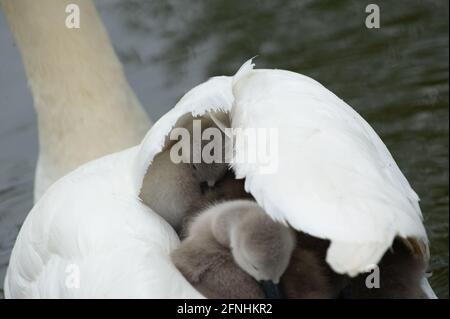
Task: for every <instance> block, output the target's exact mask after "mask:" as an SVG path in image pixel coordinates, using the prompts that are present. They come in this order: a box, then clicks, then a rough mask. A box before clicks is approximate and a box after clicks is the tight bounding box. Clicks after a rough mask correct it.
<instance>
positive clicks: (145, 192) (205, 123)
mask: <svg viewBox="0 0 450 319" xmlns="http://www.w3.org/2000/svg"><path fill="white" fill-rule="evenodd" d="M198 119H200V120H201V129H202V131H204V130H205V129H207V128H210V127H215V124H214V122H213V121H212V120H211V119H210V118H208V117H201V118H194V119H193V121H194V120H198ZM193 121H190V122H189V123H188V125H187V126H186V128H187V129H188V131H189V132H190V135H191V137H192V136H193V134H192V132H193ZM221 134H222V140H221V141H222V143H221V144H218V145H217V149H218V148H221V150H222V161H221V162H220V163H216V162H213V163H206V162H204V161H203V158H202V156H201V151H202V149H203V147H204V146H205V145H207V144H209V145H210V146H211V144H210V143H211V142H210V141H203V140H202V141H201V147H200V148H197V147H193V140H192V138H191V140H190V143H191V144H190V152H189V154H188V155H184V154H183V158H184V160H185V162H181V163H174V161H172V159H171V155H170V150H171V147H173V145H172V146H171V147H169V148H167V149H166V150H164V151H162V152H161V153H159V154H158V155H156V156H155V158H154V160H153V162H152V164H151V166H150V168H149V170H148V172H147V174H146V175H145V177H144V182H143V186H142V190H141V194H140V198H141V199H142V201H143V202H144V203H145V204H147V205H148V206H149V207H150V208H152V209H153V210H154V211H155V212H156V213H158V214H159V215H161V216H162V217H163V218H164V219H165V220H166V221H167V222H169V223H170V224H171V225H172V227H174V229H175V230H179V229H180V227H181V223H182V220H183V218H184V217H185V215H186V213H187V211H188V210H189V207H192V206H193V205H194V203H199V202H202V198H203V194H204V193H205V191H206V190H207V189H208V188H210V187H213V186H214V185H215V183H216V182H217V181H218V180H220V179H221V178H222V177H223V176H224V175H225V174H226V173H227V172H228V164H227V163H226V158H225V157H226V154H225V152H226V151H225V136H224V134H223V133H221ZM216 143H219V140H214V145H215V144H216ZM198 152H200V154H199V153H198ZM196 153H197V154H196ZM194 156H197V158H200V159H201V162H200V163H192V158H194ZM186 157H187V158H186Z"/></svg>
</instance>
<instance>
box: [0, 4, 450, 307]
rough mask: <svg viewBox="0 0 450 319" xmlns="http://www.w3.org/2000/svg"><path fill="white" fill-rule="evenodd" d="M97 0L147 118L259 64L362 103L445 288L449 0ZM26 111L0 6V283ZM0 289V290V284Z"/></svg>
mask: <svg viewBox="0 0 450 319" xmlns="http://www.w3.org/2000/svg"><path fill="white" fill-rule="evenodd" d="M371 2H373V1H370V2H369V1H367V3H366V2H365V1H331V0H328V1H326V0H319V1H300V0H292V1H286V0H284V1H230V0H213V1H189V2H188V1H181V0H180V1H162V0H161V1H143V0H129V1H117V0H113V1H110V0H101V1H100V0H99V1H96V4H97V7H98V9H99V11H100V14H101V16H102V18H103V20H104V22H105V24H106V27H107V29H108V31H109V33H110V35H111V38H112V42H113V44H114V46H115V48H116V50H117V52H118V53H119V56H120V58H121V60H122V62H123V63H124V66H125V71H126V74H127V76H128V78H129V80H130V82H131V85H132V87H133V88H134V89H135V91H136V92H137V94H138V96H139V98H140V100H141V102H142V103H143V104H144V106H145V107H146V109H147V110H148V112H149V113H150V114H151V116H152V117H153V119H154V120H156V119H158V118H159V117H160V116H161V115H162V114H164V113H165V112H166V111H167V110H169V109H170V108H171V107H172V106H173V105H174V103H175V102H176V101H177V99H178V98H179V97H180V96H181V95H182V94H183V93H184V92H185V91H186V90H188V89H190V88H191V87H193V86H194V85H196V84H198V83H199V82H201V81H203V80H205V79H206V78H207V77H209V76H212V75H218V74H232V73H234V72H235V71H236V69H237V68H238V67H239V66H240V65H241V64H242V63H243V62H244V61H245V60H246V59H248V58H250V57H252V56H255V55H258V58H257V59H256V64H257V67H268V68H282V69H289V70H293V71H296V72H301V73H304V74H306V75H308V76H311V77H313V78H315V79H317V80H318V81H320V82H321V83H323V84H324V85H325V86H327V87H328V88H329V89H331V90H332V91H333V92H335V93H336V94H337V95H338V96H340V97H341V98H343V99H344V100H345V101H347V102H348V103H349V104H350V105H352V106H353V107H354V108H355V109H356V110H357V111H358V112H359V113H361V114H362V115H363V116H364V117H365V118H366V119H367V120H368V121H369V123H370V124H371V125H372V126H373V127H374V128H375V130H376V131H377V132H378V133H379V134H380V136H381V137H382V139H383V140H384V142H385V143H386V144H387V146H388V147H389V149H390V150H391V152H392V153H393V155H394V157H395V159H396V160H397V162H398V164H399V166H400V168H401V169H402V170H403V172H404V173H405V175H406V176H407V178H408V179H409V181H410V182H411V184H412V186H413V187H414V189H415V190H416V191H417V193H418V194H419V195H420V197H421V199H422V201H421V206H422V210H423V214H424V218H425V225H426V227H427V230H428V233H429V236H430V241H431V254H432V259H431V270H432V272H433V277H432V278H431V284H432V286H433V288H434V289H435V290H436V292H437V294H438V295H439V296H440V297H446V298H448V234H449V229H448V194H449V187H448V185H449V184H448V178H449V176H448V164H449V163H448V150H449V139H448V137H449V135H448V134H449V124H448V120H449V102H448V101H449V92H448V76H449V69H448V58H449V42H448V1H446V0H442V1H431V0H430V1H376V2H375V3H377V4H378V5H379V6H380V9H381V28H380V29H367V28H366V27H365V26H364V20H365V17H366V13H365V12H364V9H365V6H366V5H367V4H368V3H371ZM36 134H37V133H36V120H35V114H34V111H33V107H32V101H31V96H30V93H29V92H28V90H27V87H26V79H25V75H24V72H23V68H22V66H21V62H20V59H19V56H18V52H17V51H16V48H15V46H14V42H13V40H12V37H11V35H10V33H9V30H8V28H7V26H6V23H5V19H4V17H3V16H2V15H1V14H0V283H1V284H2V282H3V277H4V273H5V269H6V265H7V262H8V259H9V254H10V251H11V248H12V246H13V243H14V240H15V238H16V236H17V232H18V230H19V227H20V225H21V223H22V222H23V220H24V218H25V216H26V214H27V212H28V211H29V209H30V208H31V205H32V188H33V187H32V186H33V184H32V183H33V174H34V167H35V161H36V156H37V137H36ZM0 294H1V292H0Z"/></svg>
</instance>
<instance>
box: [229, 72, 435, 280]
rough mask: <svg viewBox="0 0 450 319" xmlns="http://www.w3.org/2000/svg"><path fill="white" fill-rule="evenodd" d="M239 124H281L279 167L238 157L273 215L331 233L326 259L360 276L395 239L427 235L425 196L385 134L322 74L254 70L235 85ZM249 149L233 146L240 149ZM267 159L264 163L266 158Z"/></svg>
mask: <svg viewBox="0 0 450 319" xmlns="http://www.w3.org/2000/svg"><path fill="white" fill-rule="evenodd" d="M233 95H234V98H235V101H234V107H233V109H232V127H233V128H237V127H239V128H276V129H278V132H279V139H278V141H279V143H278V144H279V149H278V150H279V152H278V158H277V159H274V161H275V160H276V161H277V162H278V170H277V171H276V173H274V174H260V172H261V170H260V168H261V167H260V166H262V165H263V164H261V163H257V164H256V165H254V164H246V163H236V164H235V165H234V168H235V171H236V174H237V175H238V176H240V177H245V178H246V189H247V190H248V191H250V192H251V193H252V194H253V195H254V196H255V198H256V200H257V201H258V202H259V203H260V204H261V205H262V206H263V207H264V208H265V209H266V211H267V212H268V214H270V215H271V216H272V217H273V218H274V219H275V220H279V221H282V222H286V223H289V224H290V225H292V226H293V227H294V228H296V229H299V230H302V231H304V232H306V233H309V234H311V235H313V236H317V237H320V238H326V239H330V240H331V246H330V248H329V251H328V254H327V261H328V263H329V264H330V265H331V266H332V267H333V269H334V270H336V271H337V272H340V273H348V274H350V275H356V274H357V273H359V272H361V271H364V270H365V269H366V268H367V267H369V266H370V265H371V264H375V263H377V262H378V261H379V260H380V258H381V256H382V255H383V254H384V252H385V251H386V250H387V249H388V247H390V246H391V244H392V241H393V238H394V237H395V236H397V235H399V236H402V237H414V238H420V239H421V240H423V241H424V242H426V241H427V237H426V233H425V229H424V227H423V224H422V215H421V212H420V208H419V205H418V197H417V195H416V193H415V192H414V191H413V190H412V188H411V187H410V185H409V184H408V182H407V180H406V178H405V177H404V176H403V174H402V173H401V171H400V169H399V168H398V166H397V164H396V163H395V161H394V160H393V158H392V156H391V155H390V153H389V151H388V150H387V148H386V146H385V145H384V144H383V142H382V141H381V139H380V138H379V137H378V135H377V134H376V133H375V132H374V131H373V129H372V128H371V127H370V126H369V125H368V124H367V122H366V121H365V120H364V119H363V118H362V117H361V116H359V115H358V114H357V113H356V111H354V110H353V109H352V108H351V107H350V106H348V105H347V104H346V103H345V102H343V101H342V100H341V99H339V98H338V97H336V96H335V95H334V94H333V93H331V92H330V91H328V90H327V89H326V88H325V87H323V86H322V85H321V84H319V83H318V82H316V81H314V80H312V79H310V78H308V77H306V76H303V75H300V74H297V73H293V72H288V71H281V70H254V71H249V72H247V74H246V75H245V76H242V77H241V79H240V80H239V81H237V82H236V83H235V84H234V86H233ZM244 151H245V150H244V149H239V147H238V148H237V149H236V156H237V157H238V156H239V153H240V152H244ZM264 165H267V164H264Z"/></svg>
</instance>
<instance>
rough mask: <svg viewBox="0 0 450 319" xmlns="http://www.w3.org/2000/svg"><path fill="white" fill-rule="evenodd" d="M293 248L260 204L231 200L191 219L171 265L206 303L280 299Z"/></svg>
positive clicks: (287, 232) (286, 232)
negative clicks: (282, 278)
mask: <svg viewBox="0 0 450 319" xmlns="http://www.w3.org/2000/svg"><path fill="white" fill-rule="evenodd" d="M295 243H296V239H295V233H294V232H293V231H292V230H291V229H290V228H288V227H286V226H284V225H282V224H279V223H276V222H274V221H273V220H272V219H271V218H270V217H269V216H268V215H267V214H266V213H265V212H264V211H263V210H262V208H261V207H260V206H259V205H258V204H257V203H256V202H254V201H250V200H233V201H227V202H223V203H220V204H218V205H213V206H211V207H210V208H208V209H206V210H205V211H202V212H201V213H199V214H198V216H197V217H195V218H193V219H192V220H191V222H190V223H189V225H188V227H187V238H186V239H185V240H184V241H183V242H182V243H181V245H180V247H179V248H178V249H177V250H175V251H174V252H173V254H172V260H173V262H174V264H175V266H176V267H177V268H178V269H179V270H180V271H181V272H182V273H183V275H184V276H185V277H186V279H187V280H188V281H189V282H190V283H191V284H192V285H193V286H194V287H196V289H197V290H199V291H200V292H201V293H202V294H204V295H205V296H206V297H208V298H263V297H268V298H276V297H279V296H280V294H279V291H277V286H276V285H277V284H278V283H279V281H280V278H281V276H282V275H283V273H284V272H285V270H286V268H287V267H288V265H289V261H290V259H291V255H292V252H293V250H294V248H295Z"/></svg>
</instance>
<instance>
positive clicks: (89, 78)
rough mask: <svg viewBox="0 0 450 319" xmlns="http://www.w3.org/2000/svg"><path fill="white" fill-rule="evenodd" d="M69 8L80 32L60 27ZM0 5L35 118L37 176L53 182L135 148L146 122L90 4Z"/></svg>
mask: <svg viewBox="0 0 450 319" xmlns="http://www.w3.org/2000/svg"><path fill="white" fill-rule="evenodd" d="M70 3H74V4H77V5H78V6H79V8H80V28H79V29H69V28H67V27H66V25H65V20H66V17H67V15H68V14H67V13H66V12H65V9H66V5H68V4H70ZM0 4H1V5H2V7H3V9H4V12H5V15H6V18H7V21H8V23H9V25H10V28H11V31H12V33H13V34H14V37H15V39H16V42H17V46H18V48H19V50H20V53H21V55H22V59H23V63H24V65H25V70H26V74H27V77H28V82H29V85H30V88H31V90H32V94H33V100H34V105H35V109H36V111H37V114H38V125H39V143H40V158H39V164H40V167H38V170H41V174H44V175H48V177H49V178H50V179H56V178H59V177H60V176H61V175H64V174H66V173H67V172H69V171H70V170H72V169H74V168H76V167H78V166H79V165H81V164H83V163H85V162H87V161H89V160H91V159H94V158H98V157H100V156H102V155H105V154H109V153H112V152H115V151H118V150H121V149H124V148H127V147H129V146H132V145H136V144H138V143H139V142H140V141H141V139H142V137H143V136H144V134H145V133H146V131H147V130H148V128H149V126H150V123H149V120H148V118H147V115H146V114H145V112H144V111H143V109H142V107H141V106H140V104H139V102H138V101H137V99H136V97H135V95H134V93H133V92H132V91H131V89H130V87H129V85H128V82H127V80H126V78H125V76H124V74H123V70H122V66H121V64H120V62H119V60H118V58H117V56H116V54H115V52H114V50H113V48H112V47H111V44H110V41H109V38H108V35H107V33H106V31H105V28H104V26H103V25H102V23H101V21H100V19H99V17H98V14H97V12H96V9H95V7H94V5H93V4H92V2H91V1H90V0H39V1H33V0H31V1H30V0H0ZM38 177H39V172H38Z"/></svg>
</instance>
